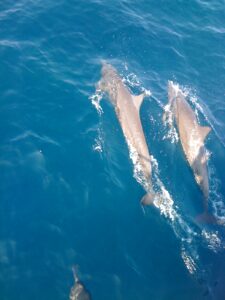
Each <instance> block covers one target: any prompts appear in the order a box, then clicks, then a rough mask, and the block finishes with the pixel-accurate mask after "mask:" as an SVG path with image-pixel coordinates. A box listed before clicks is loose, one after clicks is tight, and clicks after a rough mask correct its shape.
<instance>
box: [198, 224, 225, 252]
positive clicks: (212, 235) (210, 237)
mask: <svg viewBox="0 0 225 300" xmlns="http://www.w3.org/2000/svg"><path fill="white" fill-rule="evenodd" d="M202 237H203V239H204V240H205V242H206V245H207V247H208V248H209V249H210V250H212V251H213V252H215V253H217V252H218V251H220V250H221V249H222V248H223V245H222V241H221V239H220V238H219V233H218V231H207V230H206V229H203V230H202Z"/></svg>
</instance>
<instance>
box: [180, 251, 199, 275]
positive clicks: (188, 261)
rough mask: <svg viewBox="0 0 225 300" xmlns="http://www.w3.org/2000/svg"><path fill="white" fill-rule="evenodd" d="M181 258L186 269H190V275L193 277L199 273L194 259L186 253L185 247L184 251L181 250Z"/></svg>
mask: <svg viewBox="0 0 225 300" xmlns="http://www.w3.org/2000/svg"><path fill="white" fill-rule="evenodd" d="M181 257H182V259H183V261H184V264H185V266H186V268H187V269H188V271H189V272H190V274H192V275H193V274H194V273H195V272H196V271H197V265H196V263H195V261H194V259H193V258H192V257H191V256H190V255H188V253H187V252H186V250H185V249H184V247H182V250H181Z"/></svg>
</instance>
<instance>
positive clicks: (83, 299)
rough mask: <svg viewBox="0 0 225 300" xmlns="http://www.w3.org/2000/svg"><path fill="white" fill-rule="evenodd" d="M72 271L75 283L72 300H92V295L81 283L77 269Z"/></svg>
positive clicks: (71, 293) (74, 268) (71, 294)
mask: <svg viewBox="0 0 225 300" xmlns="http://www.w3.org/2000/svg"><path fill="white" fill-rule="evenodd" d="M72 270H73V276H74V282H75V283H74V286H73V287H72V288H71V290H70V300H91V295H90V293H89V292H88V291H87V290H86V288H85V286H84V285H83V284H82V283H81V282H80V280H79V278H78V276H77V270H76V267H75V266H74V267H73V268H72Z"/></svg>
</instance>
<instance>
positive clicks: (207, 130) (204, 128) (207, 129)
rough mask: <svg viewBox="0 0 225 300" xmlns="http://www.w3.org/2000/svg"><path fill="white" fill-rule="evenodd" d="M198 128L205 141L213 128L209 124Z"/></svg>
mask: <svg viewBox="0 0 225 300" xmlns="http://www.w3.org/2000/svg"><path fill="white" fill-rule="evenodd" d="M198 130H199V134H200V136H201V139H202V141H203V142H204V140H205V138H206V137H207V135H208V134H209V133H210V131H211V128H210V127H209V126H199V128H198Z"/></svg>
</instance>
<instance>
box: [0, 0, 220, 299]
mask: <svg viewBox="0 0 225 300" xmlns="http://www.w3.org/2000/svg"><path fill="white" fill-rule="evenodd" d="M224 20H225V10H224V1H219V0H212V1H205V0H190V1H182V0H179V1H165V0H159V1H143V0H139V1H137V0H136V1H135V0H123V1H122V0H120V1H119V0H114V1H112V0H107V1H103V0H89V1H76V0H74V1H73V0H67V1H65V0H60V1H53V0H46V1H44V0H36V1H33V0H18V1H12V0H4V1H1V3H0V60H1V64H0V299H1V300H13V299H18V300H19V299H21V300H30V299H42V300H45V299H48V300H49V299H55V300H56V299H57V300H63V299H69V293H70V288H71V287H72V285H73V284H74V282H73V275H72V271H71V269H72V266H73V265H79V270H80V278H81V280H82V281H83V283H84V284H85V286H86V287H87V289H88V290H89V291H90V292H91V294H92V297H93V299H98V300H103V299H104V300H106V299H107V300H122V299H123V300H128V299H129V300H139V299H141V300H145V299H153V300H166V299H168V300H170V299H172V300H180V299H182V300H183V299H187V300H190V299H191V300H192V299H193V300H194V299H197V300H198V299H199V300H201V299H221V300H222V299H225V284H224V283H225V253H224V251H225V230H224V225H213V224H198V223H196V222H195V217H196V215H197V214H199V213H200V212H201V211H202V207H203V196H202V193H201V191H200V190H199V188H198V186H197V185H196V183H195V180H194V178H193V174H192V172H191V170H190V168H189V167H188V165H187V162H186V161H185V158H184V154H183V152H182V148H181V145H180V142H179V140H176V135H175V132H174V131H170V130H169V129H168V128H166V127H164V126H163V125H162V114H163V107H164V106H165V105H166V104H167V103H168V97H167V82H168V80H173V81H174V82H176V83H178V84H179V85H180V88H181V89H182V90H183V91H185V92H186V93H187V94H188V99H189V101H190V103H191V104H192V106H193V109H195V111H196V114H197V115H198V118H199V121H200V123H201V124H205V125H209V126H211V127H212V132H211V133H210V135H209V137H208V139H207V142H206V147H207V149H208V151H209V153H210V158H209V175H210V198H209V205H210V210H211V212H212V213H213V214H214V215H215V216H217V218H218V219H219V220H223V217H224V213H225V187H224V182H225V171H224V166H225V153H224V150H225V138H224V131H225V106H224V97H225V86H224V78H225V77H224V70H225V54H224V49H225V23H224ZM102 60H107V61H108V62H109V63H111V64H112V65H113V66H114V67H115V68H117V70H118V71H119V73H120V74H121V76H122V77H123V78H124V81H125V82H126V84H127V85H128V86H129V88H130V89H131V91H132V92H133V93H135V94H138V93H139V92H141V91H143V90H144V89H146V90H148V91H150V92H151V95H150V93H149V96H148V97H146V99H145V101H144V103H143V105H142V107H141V119H142V123H143V127H144V132H145V135H146V139H147V142H148V145H149V149H150V152H151V154H152V156H153V158H152V159H153V166H154V168H153V169H154V170H153V171H154V176H155V178H156V181H157V182H158V184H159V186H160V188H161V189H162V191H164V194H163V195H164V200H165V201H164V202H163V203H161V205H158V206H159V207H158V208H157V207H149V208H146V209H145V211H143V210H142V208H141V206H140V202H139V201H140V199H141V197H142V196H143V194H144V191H143V189H142V187H141V185H139V184H138V182H137V180H136V179H135V176H134V174H133V169H134V166H133V164H132V160H131V159H130V157H129V156H130V155H129V151H128V148H127V145H126V142H125V139H124V137H123V134H122V132H121V128H120V126H119V123H118V120H117V119H116V116H115V112H114V110H113V107H112V106H111V105H110V104H109V102H108V101H107V99H106V97H105V96H101V98H102V99H101V101H100V102H99V101H98V100H99V98H98V97H100V96H99V95H98V94H96V92H95V83H96V82H97V81H98V80H99V79H100V69H101V61H102ZM96 108H97V110H96Z"/></svg>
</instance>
